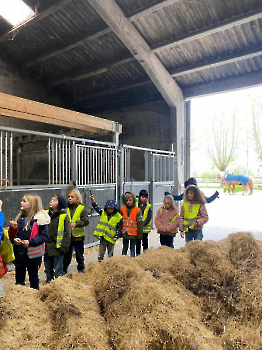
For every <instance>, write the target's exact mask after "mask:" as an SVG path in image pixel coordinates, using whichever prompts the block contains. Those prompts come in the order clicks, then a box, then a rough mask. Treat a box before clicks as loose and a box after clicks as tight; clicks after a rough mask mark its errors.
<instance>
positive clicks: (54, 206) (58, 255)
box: [44, 194, 71, 283]
mask: <svg viewBox="0 0 262 350" xmlns="http://www.w3.org/2000/svg"><path fill="white" fill-rule="evenodd" d="M66 206H67V201H66V198H65V197H63V196H61V195H60V194H54V195H53V196H52V198H51V201H50V203H49V211H48V214H49V216H50V219H51V222H50V224H49V235H48V240H47V243H46V250H45V256H44V262H45V273H46V282H47V283H49V282H50V281H51V280H52V279H54V277H55V278H57V277H60V276H63V259H64V255H65V254H66V253H67V252H68V250H69V246H70V241H71V226H70V221H69V218H68V216H67V214H66V210H65V208H66Z"/></svg>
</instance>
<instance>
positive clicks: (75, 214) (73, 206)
mask: <svg viewBox="0 0 262 350" xmlns="http://www.w3.org/2000/svg"><path fill="white" fill-rule="evenodd" d="M81 203H82V197H81V194H80V192H79V191H78V190H77V189H73V190H72V191H70V192H69V194H68V208H67V215H68V216H69V220H70V222H71V228H72V234H71V243H70V246H69V251H68V253H67V254H66V255H65V256H64V264H63V265H64V267H63V269H64V274H65V273H67V271H68V266H69V265H70V264H71V260H72V255H73V249H75V253H76V261H77V271H78V272H79V273H83V272H84V271H85V260H84V240H85V227H86V226H87V225H88V224H89V220H88V213H87V211H86V209H85V208H84V206H83V205H82V204H81Z"/></svg>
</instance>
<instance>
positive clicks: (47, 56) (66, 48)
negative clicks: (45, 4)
mask: <svg viewBox="0 0 262 350" xmlns="http://www.w3.org/2000/svg"><path fill="white" fill-rule="evenodd" d="M177 1H179V0H164V1H162V2H161V3H159V4H156V5H152V6H150V7H148V8H146V9H144V10H142V11H139V12H137V13H136V14H134V15H131V16H130V17H128V18H129V20H130V21H135V20H136V19H138V18H141V17H144V16H146V15H148V14H150V13H152V12H155V11H158V10H160V9H162V8H164V7H166V6H169V5H171V4H173V3H175V2H177ZM111 32H112V30H111V29H110V28H106V29H103V30H100V31H98V32H97V33H94V34H92V35H85V36H83V37H82V38H81V39H78V40H76V41H74V42H72V43H71V44H70V45H63V46H61V47H60V48H58V49H56V50H52V51H50V52H47V53H46V54H44V55H42V56H39V57H38V58H36V59H33V60H31V61H28V62H26V63H24V64H23V65H22V66H23V67H25V68H28V67H31V66H34V65H35V64H37V63H40V62H43V61H46V60H48V59H50V58H52V57H55V56H57V55H60V54H63V53H64V52H66V51H69V50H71V49H74V48H76V47H78V46H81V45H82V44H85V43H87V42H88V41H91V40H95V39H97V38H99V37H100V36H103V35H106V34H108V33H111ZM131 57H132V56H131ZM132 58H133V57H132ZM133 59H134V58H133ZM116 63H117V61H116Z"/></svg>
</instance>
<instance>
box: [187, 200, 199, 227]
mask: <svg viewBox="0 0 262 350" xmlns="http://www.w3.org/2000/svg"><path fill="white" fill-rule="evenodd" d="M183 207H184V220H183V227H184V231H185V232H187V231H188V229H189V228H190V229H193V228H194V226H195V223H196V221H197V219H199V218H200V217H201V216H199V215H197V214H198V212H199V209H200V204H194V205H193V206H192V208H191V210H190V211H189V203H188V202H184V203H183Z"/></svg>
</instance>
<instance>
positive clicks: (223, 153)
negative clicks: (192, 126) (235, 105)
mask: <svg viewBox="0 0 262 350" xmlns="http://www.w3.org/2000/svg"><path fill="white" fill-rule="evenodd" d="M206 141H207V143H206V145H207V153H208V156H209V157H210V158H211V160H212V161H213V163H214V165H215V166H216V167H217V168H218V169H219V170H220V171H226V169H227V167H228V164H229V163H230V162H232V161H233V160H234V155H235V151H236V148H237V143H238V129H237V127H236V110H235V112H234V113H233V114H232V115H231V116H230V117H227V118H226V117H225V115H224V114H222V115H220V116H214V117H213V120H212V127H211V133H209V134H208V135H206Z"/></svg>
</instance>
